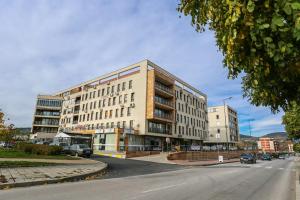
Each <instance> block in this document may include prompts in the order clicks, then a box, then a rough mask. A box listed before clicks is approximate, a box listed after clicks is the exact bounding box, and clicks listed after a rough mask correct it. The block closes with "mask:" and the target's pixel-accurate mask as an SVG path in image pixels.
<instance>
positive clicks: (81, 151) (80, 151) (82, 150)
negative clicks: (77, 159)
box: [70, 144, 93, 157]
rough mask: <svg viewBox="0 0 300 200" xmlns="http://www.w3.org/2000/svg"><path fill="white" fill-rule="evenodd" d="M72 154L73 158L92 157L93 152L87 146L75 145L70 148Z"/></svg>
mask: <svg viewBox="0 0 300 200" xmlns="http://www.w3.org/2000/svg"><path fill="white" fill-rule="evenodd" d="M70 152H71V155H73V156H83V157H90V156H91V155H92V154H93V152H92V149H91V148H90V147H89V146H88V145H87V144H73V145H71V146H70Z"/></svg>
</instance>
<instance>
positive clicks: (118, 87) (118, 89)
mask: <svg viewBox="0 0 300 200" xmlns="http://www.w3.org/2000/svg"><path fill="white" fill-rule="evenodd" d="M117 92H120V84H118V86H117Z"/></svg>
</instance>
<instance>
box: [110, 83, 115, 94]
mask: <svg viewBox="0 0 300 200" xmlns="http://www.w3.org/2000/svg"><path fill="white" fill-rule="evenodd" d="M114 92H115V86H114V85H113V86H111V93H114Z"/></svg>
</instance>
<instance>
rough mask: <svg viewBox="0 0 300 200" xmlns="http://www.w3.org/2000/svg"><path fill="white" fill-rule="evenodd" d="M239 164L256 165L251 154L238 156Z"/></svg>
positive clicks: (254, 158)
mask: <svg viewBox="0 0 300 200" xmlns="http://www.w3.org/2000/svg"><path fill="white" fill-rule="evenodd" d="M240 162H241V163H247V164H255V163H256V157H255V156H254V155H253V154H251V153H243V154H241V156H240Z"/></svg>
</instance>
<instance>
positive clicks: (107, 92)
mask: <svg viewBox="0 0 300 200" xmlns="http://www.w3.org/2000/svg"><path fill="white" fill-rule="evenodd" d="M109 91H110V87H107V89H106V94H107V95H109Z"/></svg>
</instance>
